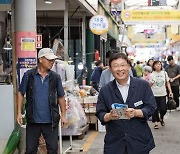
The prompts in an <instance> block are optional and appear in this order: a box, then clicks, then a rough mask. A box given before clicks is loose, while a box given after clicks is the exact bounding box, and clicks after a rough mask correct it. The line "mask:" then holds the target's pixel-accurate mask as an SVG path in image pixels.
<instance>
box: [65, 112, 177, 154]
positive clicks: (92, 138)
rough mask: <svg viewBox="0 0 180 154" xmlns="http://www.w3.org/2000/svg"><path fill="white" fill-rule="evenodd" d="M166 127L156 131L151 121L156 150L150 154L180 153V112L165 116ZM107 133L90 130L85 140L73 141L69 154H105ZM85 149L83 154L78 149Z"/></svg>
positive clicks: (66, 143) (66, 142)
mask: <svg viewBox="0 0 180 154" xmlns="http://www.w3.org/2000/svg"><path fill="white" fill-rule="evenodd" d="M165 123H166V125H165V126H164V127H161V126H160V125H159V129H158V130H155V129H154V128H153V124H152V122H151V121H150V122H149V125H150V127H151V129H152V133H153V135H154V139H155V143H156V148H155V149H153V150H152V151H151V153H150V154H171V153H174V154H179V151H180V111H172V112H171V113H169V111H168V112H167V114H166V116H165ZM104 135H105V133H100V132H97V131H92V130H89V131H88V133H87V135H86V136H85V137H84V138H83V140H77V139H73V147H74V148H73V149H74V150H72V152H69V153H72V154H73V153H77V154H78V153H80V154H81V153H87V154H103V144H104V143H103V142H104ZM63 145H64V148H65V146H66V147H67V145H68V141H67V140H64V141H63ZM81 148H83V152H79V151H78V149H81Z"/></svg>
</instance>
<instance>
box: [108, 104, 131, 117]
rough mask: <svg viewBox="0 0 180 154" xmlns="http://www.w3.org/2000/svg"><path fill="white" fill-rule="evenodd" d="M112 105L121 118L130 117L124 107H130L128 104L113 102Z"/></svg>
mask: <svg viewBox="0 0 180 154" xmlns="http://www.w3.org/2000/svg"><path fill="white" fill-rule="evenodd" d="M111 107H112V110H113V112H116V113H117V114H118V115H119V119H128V117H126V115H125V114H124V109H127V108H128V105H127V104H119V103H113V104H112V105H111Z"/></svg>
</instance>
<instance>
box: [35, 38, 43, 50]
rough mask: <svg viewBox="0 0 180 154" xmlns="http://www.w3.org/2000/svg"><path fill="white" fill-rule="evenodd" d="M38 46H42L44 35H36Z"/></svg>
mask: <svg viewBox="0 0 180 154" xmlns="http://www.w3.org/2000/svg"><path fill="white" fill-rule="evenodd" d="M36 48H38V49H40V48H42V35H36Z"/></svg>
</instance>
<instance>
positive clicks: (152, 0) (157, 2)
mask: <svg viewBox="0 0 180 154" xmlns="http://www.w3.org/2000/svg"><path fill="white" fill-rule="evenodd" d="M148 4H149V6H165V5H167V3H166V0H148Z"/></svg>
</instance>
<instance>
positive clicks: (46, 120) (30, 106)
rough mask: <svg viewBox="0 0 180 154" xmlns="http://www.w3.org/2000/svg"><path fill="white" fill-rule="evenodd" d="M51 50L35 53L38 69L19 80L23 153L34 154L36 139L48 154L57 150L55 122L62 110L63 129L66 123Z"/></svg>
mask: <svg viewBox="0 0 180 154" xmlns="http://www.w3.org/2000/svg"><path fill="white" fill-rule="evenodd" d="M56 58H58V57H57V56H56V55H54V53H53V51H52V50H51V49H50V48H43V49H41V50H40V51H39V53H38V60H39V62H38V66H37V67H36V68H33V69H31V70H28V71H27V72H26V73H25V74H24V76H23V78H22V81H21V84H20V86H19V92H18V99H17V103H18V107H17V109H18V111H17V122H18V124H19V125H22V115H21V107H22V102H23V99H24V95H25V94H26V104H25V109H26V120H27V125H26V154H36V153H37V150H38V145H39V137H40V135H41V134H42V135H43V137H44V139H45V141H46V148H47V153H48V154H57V151H58V123H59V119H60V114H59V106H60V109H61V122H62V127H65V125H66V123H67V121H66V116H65V115H66V113H65V112H66V109H65V107H66V103H65V97H64V90H63V87H62V82H61V78H60V76H59V75H58V74H57V73H55V72H53V71H51V70H50V69H51V68H52V66H53V64H54V61H55V59H56Z"/></svg>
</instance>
